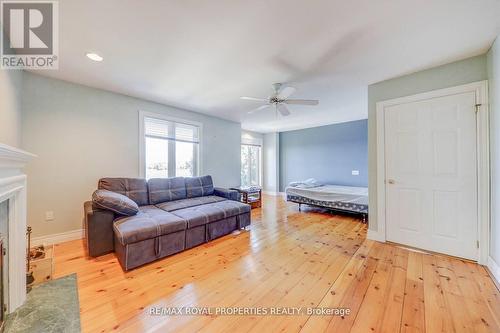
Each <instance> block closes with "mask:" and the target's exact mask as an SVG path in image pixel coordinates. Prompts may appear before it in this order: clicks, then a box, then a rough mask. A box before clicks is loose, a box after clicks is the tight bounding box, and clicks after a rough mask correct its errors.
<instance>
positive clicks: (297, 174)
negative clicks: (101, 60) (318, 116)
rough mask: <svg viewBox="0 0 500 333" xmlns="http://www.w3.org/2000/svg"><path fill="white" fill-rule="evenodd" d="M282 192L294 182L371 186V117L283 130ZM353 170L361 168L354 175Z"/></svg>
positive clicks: (280, 149) (280, 148) (281, 158)
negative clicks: (369, 171)
mask: <svg viewBox="0 0 500 333" xmlns="http://www.w3.org/2000/svg"><path fill="white" fill-rule="evenodd" d="M279 135H280V137H279V156H280V163H279V167H280V191H284V190H285V187H286V186H287V185H288V183H290V182H292V181H298V180H304V179H307V178H316V179H317V180H318V181H320V182H323V183H327V184H335V185H348V186H368V120H357V121H351V122H347V123H340V124H333V125H328V126H321V127H314V128H307V129H302V130H297V131H289V132H281V133H280V134H279ZM352 170H359V176H353V175H352V174H351V171H352Z"/></svg>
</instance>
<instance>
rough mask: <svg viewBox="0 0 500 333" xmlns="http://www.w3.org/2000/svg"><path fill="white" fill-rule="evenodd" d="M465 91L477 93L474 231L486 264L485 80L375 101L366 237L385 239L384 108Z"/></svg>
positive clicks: (487, 157)
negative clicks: (371, 209) (373, 191)
mask: <svg viewBox="0 0 500 333" xmlns="http://www.w3.org/2000/svg"><path fill="white" fill-rule="evenodd" d="M467 92H474V93H475V94H476V103H477V104H479V106H477V107H476V108H477V112H476V114H477V116H476V149H477V154H476V155H477V200H478V202H477V208H478V209H477V213H478V216H477V221H478V226H477V228H478V229H477V230H478V232H477V235H478V241H479V248H478V256H477V261H478V263H479V264H482V265H485V264H486V263H487V261H488V254H489V253H488V252H489V239H490V149H489V142H490V138H489V112H488V81H486V80H485V81H479V82H473V83H469V84H465V85H460V86H456V87H451V88H445V89H439V90H433V91H429V92H425V93H421V94H416V95H411V96H405V97H400V98H395V99H390V100H385V101H381V102H378V103H377V104H376V121H377V229H378V230H377V231H372V230H369V231H370V232H369V238H370V239H374V240H378V241H381V242H385V241H386V184H385V180H386V174H385V162H386V161H385V109H386V108H387V107H389V106H394V105H398V104H406V103H411V102H418V101H422V100H428V99H431V98H437V97H444V96H450V95H456V94H462V93H467Z"/></svg>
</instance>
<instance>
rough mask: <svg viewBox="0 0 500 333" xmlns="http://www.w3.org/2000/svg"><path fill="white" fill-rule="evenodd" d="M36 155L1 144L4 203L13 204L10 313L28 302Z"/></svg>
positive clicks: (0, 183)
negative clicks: (27, 170)
mask: <svg viewBox="0 0 500 333" xmlns="http://www.w3.org/2000/svg"><path fill="white" fill-rule="evenodd" d="M33 157H36V156H35V155H33V154H31V153H28V152H26V151H23V150H21V149H17V148H14V147H10V146H8V145H5V144H2V143H0V202H3V201H7V200H8V201H9V217H8V219H9V225H8V230H9V231H8V237H9V239H8V249H7V255H8V259H9V260H8V266H9V267H8V269H9V270H8V289H7V290H6V292H7V295H8V298H7V299H6V300H5V302H6V305H7V312H8V313H10V312H13V311H14V310H15V309H17V308H18V307H19V306H21V305H22V304H23V303H24V301H25V300H26V247H27V244H26V175H25V174H24V173H23V171H22V168H23V167H24V166H25V165H26V163H28V161H29V160H31V159H32V158H33Z"/></svg>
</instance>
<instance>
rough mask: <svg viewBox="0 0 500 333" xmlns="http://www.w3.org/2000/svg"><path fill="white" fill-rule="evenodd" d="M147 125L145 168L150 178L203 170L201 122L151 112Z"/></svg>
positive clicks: (146, 117)
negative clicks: (179, 119) (182, 120)
mask: <svg viewBox="0 0 500 333" xmlns="http://www.w3.org/2000/svg"><path fill="white" fill-rule="evenodd" d="M141 118H142V119H143V126H144V153H143V154H142V159H143V161H144V162H143V163H144V164H143V166H142V170H143V172H144V176H145V177H146V179H150V178H167V177H193V176H197V175H198V174H199V150H200V147H199V146H200V125H194V124H189V123H183V122H181V121H180V122H179V121H172V120H168V119H162V118H155V117H149V116H143V117H141Z"/></svg>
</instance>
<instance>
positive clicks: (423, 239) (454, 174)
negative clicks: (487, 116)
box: [385, 92, 478, 260]
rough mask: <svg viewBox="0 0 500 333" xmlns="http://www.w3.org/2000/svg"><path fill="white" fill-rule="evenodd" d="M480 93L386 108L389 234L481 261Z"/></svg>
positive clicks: (395, 238)
mask: <svg viewBox="0 0 500 333" xmlns="http://www.w3.org/2000/svg"><path fill="white" fill-rule="evenodd" d="M475 104H476V100H475V93H474V92H470V93H462V94H457V95H450V96H444V97H438V98H432V99H428V100H423V101H418V102H412V103H404V104H398V105H394V106H390V107H386V108H385V156H386V221H387V224H386V238H387V240H389V241H392V242H396V243H400V244H406V245H410V246H413V247H418V248H421V249H426V250H430V251H435V252H441V253H446V254H449V255H453V256H457V257H462V258H467V259H472V260H477V258H478V257H477V256H478V249H477V225H478V223H477V209H478V208H477V184H476V183H477V175H476V172H477V159H476V113H475Z"/></svg>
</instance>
